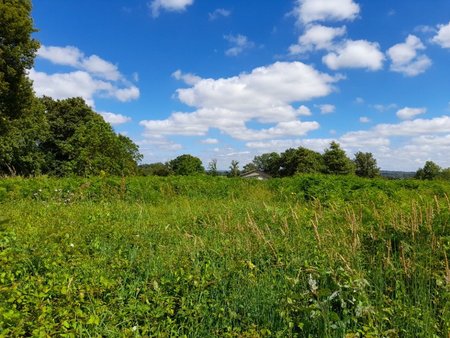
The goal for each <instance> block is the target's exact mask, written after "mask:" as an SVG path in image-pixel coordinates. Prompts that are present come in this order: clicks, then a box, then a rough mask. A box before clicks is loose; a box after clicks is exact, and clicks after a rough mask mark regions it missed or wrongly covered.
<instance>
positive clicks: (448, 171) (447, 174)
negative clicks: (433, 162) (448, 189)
mask: <svg viewBox="0 0 450 338" xmlns="http://www.w3.org/2000/svg"><path fill="white" fill-rule="evenodd" d="M438 178H439V179H441V180H446V181H450V168H445V169H442V170H441V172H440V174H439V176H438Z"/></svg>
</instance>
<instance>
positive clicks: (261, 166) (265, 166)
mask: <svg viewBox="0 0 450 338" xmlns="http://www.w3.org/2000/svg"><path fill="white" fill-rule="evenodd" d="M252 163H253V164H254V167H255V169H256V170H260V171H262V172H265V173H266V174H269V175H270V176H272V177H277V176H278V174H279V170H280V155H279V154H278V153H275V152H272V153H265V154H262V155H259V156H255V158H254V159H253V162H252ZM247 169H249V168H247ZM247 171H250V170H247Z"/></svg>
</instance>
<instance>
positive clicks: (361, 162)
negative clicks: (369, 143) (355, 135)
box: [353, 151, 380, 178]
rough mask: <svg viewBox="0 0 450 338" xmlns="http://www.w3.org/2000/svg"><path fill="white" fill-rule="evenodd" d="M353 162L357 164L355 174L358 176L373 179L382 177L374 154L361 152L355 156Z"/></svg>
mask: <svg viewBox="0 0 450 338" xmlns="http://www.w3.org/2000/svg"><path fill="white" fill-rule="evenodd" d="M353 162H354V164H355V174H356V175H358V176H361V177H369V178H373V177H376V176H379V175H380V168H378V167H377V160H376V159H375V158H374V157H373V154H372V153H363V152H361V151H359V152H357V153H356V154H355V159H354V160H353Z"/></svg>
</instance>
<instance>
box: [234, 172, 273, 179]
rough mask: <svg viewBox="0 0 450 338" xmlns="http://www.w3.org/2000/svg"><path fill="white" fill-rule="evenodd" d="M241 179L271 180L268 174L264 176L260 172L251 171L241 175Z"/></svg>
mask: <svg viewBox="0 0 450 338" xmlns="http://www.w3.org/2000/svg"><path fill="white" fill-rule="evenodd" d="M241 177H242V178H258V179H264V180H266V179H269V178H272V176H270V175H269V174H266V173H265V172H263V171H260V170H251V171H247V172H245V173H242V174H241Z"/></svg>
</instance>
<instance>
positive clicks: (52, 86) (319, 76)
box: [29, 0, 450, 170]
mask: <svg viewBox="0 0 450 338" xmlns="http://www.w3.org/2000/svg"><path fill="white" fill-rule="evenodd" d="M239 4H240V2H236V1H231V4H230V3H227V5H228V6H229V7H226V6H222V5H221V4H218V5H217V7H214V6H213V5H211V6H213V7H206V5H205V4H204V3H203V2H202V1H201V0H197V1H194V0H153V1H150V2H148V3H147V4H146V6H147V10H148V11H149V15H148V17H147V18H146V20H147V21H148V23H146V24H147V25H149V27H151V28H152V29H153V30H156V31H157V30H158V27H159V26H158V25H163V26H166V25H168V22H171V21H167V20H178V21H179V22H184V21H183V20H186V26H185V27H189V31H188V32H186V34H187V35H186V36H190V37H191V39H192V42H193V41H194V40H196V39H199V38H201V37H203V35H202V34H203V31H204V29H203V28H201V29H200V28H196V27H197V26H196V25H197V24H198V25H199V26H198V27H205V25H207V26H209V27H211V28H210V29H211V32H212V31H214V32H216V33H217V34H215V38H214V39H212V38H211V40H205V45H208V47H209V48H210V49H211V55H212V56H214V57H215V58H217V59H220V60H219V61H220V62H221V63H222V64H223V65H224V68H226V71H223V72H222V73H221V72H220V69H219V67H218V66H217V65H214V64H213V62H211V66H210V67H208V66H204V67H199V66H198V64H199V63H205V64H208V60H211V57H212V56H209V57H208V56H207V55H204V54H202V53H200V52H197V51H196V50H195V49H194V48H193V49H192V50H186V49H184V50H180V55H177V54H170V56H169V55H167V56H165V57H166V59H167V60H168V61H167V64H164V65H165V66H166V68H170V67H172V70H171V72H169V73H167V72H166V73H164V74H163V73H162V74H161V78H163V77H165V78H166V80H164V81H167V83H170V86H169V85H168V90H169V91H170V90H171V89H170V88H173V89H172V90H171V91H172V94H173V95H172V97H170V96H168V97H166V99H165V100H166V101H167V104H164V102H163V100H160V101H158V102H159V103H158V104H157V106H152V103H151V102H150V103H149V104H145V105H144V104H142V106H141V105H140V101H144V100H145V96H144V95H145V94H144V93H146V94H147V95H150V94H149V91H148V90H145V91H144V90H142V89H141V87H144V88H152V89H153V90H157V89H158V86H155V85H149V84H147V83H146V82H145V81H152V79H151V76H147V77H144V78H145V79H146V80H145V81H144V80H142V78H143V76H142V74H145V72H146V69H144V68H138V69H137V72H134V73H133V75H129V76H125V75H124V73H123V72H121V71H120V70H119V67H118V64H116V63H114V62H117V61H114V62H110V61H107V60H105V59H104V58H102V57H100V56H98V55H97V54H92V55H86V54H85V53H83V52H82V51H81V48H80V47H74V46H72V45H73V42H72V41H67V42H66V44H65V45H64V46H57V45H55V44H51V43H52V42H51V41H49V42H47V41H42V47H41V48H40V49H39V52H38V60H39V61H40V63H39V64H40V65H42V64H43V63H44V62H47V63H48V64H50V65H52V66H53V67H60V68H57V69H58V71H53V72H51V71H49V70H46V69H44V68H45V67H44V66H42V69H41V68H39V67H38V66H36V67H35V68H34V69H32V70H31V71H30V73H29V76H30V78H31V79H32V80H33V81H34V88H35V91H36V93H37V94H38V95H48V96H51V97H54V98H57V99H62V98H67V97H72V96H80V97H82V98H84V99H85V100H86V101H87V102H88V103H89V104H90V105H91V106H93V107H96V108H97V109H98V110H99V111H100V114H101V115H102V116H103V117H104V118H105V120H106V121H108V122H110V123H111V124H112V125H114V126H116V128H119V127H117V126H120V128H130V129H132V130H133V131H132V132H129V131H128V130H122V132H126V133H127V134H128V135H129V136H130V137H132V138H133V139H134V140H135V141H136V142H137V143H138V144H140V146H141V150H142V151H143V153H144V155H145V160H146V161H147V162H156V161H165V160H168V159H170V158H173V157H175V156H178V155H179V154H182V153H191V154H193V155H196V156H199V157H201V158H202V160H203V161H204V162H205V163H207V162H208V161H210V160H211V159H212V158H216V159H218V160H219V166H221V167H222V168H226V167H227V166H228V165H229V162H230V161H231V160H232V159H237V160H239V161H240V162H241V164H242V165H243V164H245V163H246V162H248V161H251V159H252V158H253V156H255V155H258V154H261V153H264V152H271V151H280V152H281V151H284V150H285V149H287V148H290V147H299V146H304V147H307V148H310V149H314V150H318V151H322V150H323V149H324V148H326V147H327V146H328V144H329V142H331V141H332V140H336V141H338V142H340V143H341V145H342V146H343V147H344V149H346V150H347V152H348V153H349V155H350V156H351V155H352V154H353V153H354V152H356V151H370V152H372V153H373V154H374V156H375V157H376V158H377V159H378V162H379V165H381V166H382V167H383V168H386V169H398V170H415V169H417V167H419V166H422V165H423V163H424V162H425V161H427V160H433V161H435V162H437V163H439V164H440V165H442V166H450V159H449V158H448V153H449V151H450V117H449V116H448V112H449V111H450V97H449V94H450V93H449V92H448V90H450V88H449V86H448V85H447V84H446V78H445V74H444V73H443V72H445V71H444V70H443V69H444V68H445V66H447V67H446V68H450V65H449V64H448V61H446V60H447V59H448V53H449V51H448V49H450V17H449V18H448V20H449V22H448V23H446V22H435V23H434V24H433V25H432V26H426V25H424V23H423V22H421V20H422V17H419V16H418V17H415V18H402V20H400V19H398V22H399V23H400V22H403V25H400V24H399V23H397V24H396V23H395V18H398V17H399V16H401V15H402V8H395V10H394V9H393V8H386V9H385V17H384V18H383V20H385V21H386V22H389V24H390V25H392V26H393V27H397V30H398V32H396V31H392V32H389V33H390V34H389V35H382V36H380V35H379V34H376V33H377V32H374V31H371V30H370V29H367V31H366V30H364V29H363V28H361V25H360V24H361V22H364V20H365V19H366V17H368V16H370V13H366V12H365V10H366V8H369V9H371V8H372V7H370V6H369V3H368V2H367V0H366V1H363V0H361V1H356V0H294V1H292V2H291V8H290V10H289V11H288V13H286V12H285V13H284V14H283V13H282V14H283V15H279V17H278V18H274V22H277V24H278V25H280V26H283V25H284V31H283V33H279V29H278V28H277V27H275V25H274V27H269V26H267V27H266V28H267V31H268V32H270V33H267V34H266V35H264V34H257V33H255V31H254V30H251V29H250V28H248V27H247V26H245V25H244V24H242V23H241V22H240V21H239V20H244V19H245V18H244V19H242V18H241V17H240V16H244V17H245V16H246V15H247V20H249V17H248V15H249V14H248V13H247V11H249V10H250V9H251V10H252V12H251V14H252V15H254V14H255V13H257V11H258V9H256V8H249V7H248V6H246V5H242V6H240V5H239ZM35 6H36V7H39V4H36V5H35ZM271 6H273V8H276V6H277V5H276V4H274V5H271ZM268 7H270V6H268ZM400 7H401V6H400ZM191 9H192V11H191ZM191 12H192V13H194V14H191ZM199 13H201V15H202V16H201V17H200V14H199ZM246 13H247V14H246ZM262 14H264V13H262ZM190 15H195V17H192V18H189V16H190ZM239 15H240V16H239ZM265 15H266V17H267V13H265ZM392 17H394V18H392ZM391 18H392V19H391ZM413 19H414V20H413ZM202 20H203V21H202ZM254 20H255V21H256V22H257V20H258V16H257V15H254ZM380 20H381V19H380ZM389 20H391V21H392V22H391V21H389ZM408 20H410V21H408ZM266 21H267V19H266ZM266 21H263V22H266ZM143 22H144V21H143ZM280 22H281V23H280ZM405 22H406V23H407V24H405ZM141 25H143V23H141ZM289 25H290V29H289V28H286V27H288V26H289ZM405 26H406V27H410V29H409V32H406V34H405V31H406V30H405ZM241 27H244V28H245V27H247V30H244V28H241ZM354 27H357V28H354ZM420 27H421V28H420ZM149 29H150V28H149ZM161 29H162V28H161ZM199 29H200V30H201V32H200V31H199ZM211 32H205V33H204V34H207V33H209V34H211ZM147 33H148V34H151V32H150V31H148V32H147ZM142 34H143V37H144V36H145V31H144V32H143V33H142ZM165 34H168V35H169V33H167V32H166V33H165ZM180 34H181V33H180ZM183 34H184V32H183ZM277 34H283V36H282V37H283V40H284V41H286V42H285V43H284V45H282V44H278V45H277V48H275V47H272V45H271V43H272V41H271V36H272V37H273V36H277ZM151 36H153V35H151ZM183 36H184V35H183ZM286 36H287V37H291V38H290V41H289V38H286ZM277 37H279V36H277ZM208 38H209V36H208ZM205 39H206V37H205ZM174 41H176V40H174ZM206 41H207V42H206ZM256 41H257V42H256ZM157 43H160V44H161V45H162V46H164V45H167V44H168V43H169V42H168V41H167V40H164V39H162V40H157V39H156V38H155V41H153V43H152V46H151V48H148V49H137V50H136V52H138V51H139V54H140V55H139V56H136V57H142V58H147V60H148V62H147V65H149V64H150V59H151V57H152V53H154V52H153V51H152V48H154V45H155V44H157ZM179 43H180V44H181V43H183V41H179ZM117 48H120V46H118V47H117ZM167 48H173V50H176V44H175V42H174V43H173V44H172V45H170V47H167ZM83 49H84V48H83ZM91 49H92V48H91ZM171 50H172V49H171ZM183 53H185V54H183ZM98 54H99V53H98ZM189 54H192V57H189V56H186V55H189ZM219 54H221V55H222V56H221V57H219ZM262 54H267V55H268V57H266V58H262V57H261V56H260V55H262ZM111 55H114V53H111ZM113 57H114V56H113ZM183 57H184V59H183ZM108 58H110V57H108ZM189 58H190V59H189ZM114 59H115V60H119V61H120V63H121V64H126V63H127V62H130V63H133V60H127V59H123V58H120V57H118V58H114ZM187 59H189V60H187ZM270 59H272V60H270ZM219 61H218V62H219ZM180 65H182V67H179V66H180ZM160 66H161V64H160ZM121 68H122V67H121ZM126 68H127V69H129V68H130V67H128V66H127V67H126ZM435 68H436V69H438V68H439V70H441V71H439V70H436V71H435V70H434V69H435ZM54 69H56V68H54ZM152 69H153V70H154V71H155V72H157V71H158V70H157V67H156V68H152ZM195 69H200V71H195ZM233 69H236V70H237V69H240V70H239V71H234V72H233ZM127 72H129V71H127ZM138 74H139V75H138ZM421 77H422V78H423V79H425V80H421ZM440 77H441V78H440ZM127 78H133V79H134V80H133V81H130V80H128V79H127ZM138 79H139V83H138ZM421 81H429V82H427V83H426V84H425V83H423V82H422V83H421ZM391 83H392V84H391ZM362 84H363V85H362ZM421 85H422V86H427V87H428V86H433V87H435V88H436V90H435V91H432V90H431V89H430V90H423V91H420V92H413V90H417V88H421V87H420V86H421ZM402 88H404V89H402ZM426 89H427V88H426ZM408 91H410V92H408ZM442 93H444V94H442ZM445 93H446V94H445ZM383 94H384V95H385V97H386V98H384V96H383ZM445 95H446V96H445ZM374 100H378V101H374ZM391 100H392V101H391ZM394 100H395V102H394V103H391V102H393V101H394ZM439 100H440V101H439ZM105 101H107V102H109V103H105ZM99 102H101V104H102V106H100V105H101V104H99ZM111 102H114V103H111ZM161 102H162V103H161ZM133 104H134V105H136V107H137V108H136V110H137V112H136V113H135V114H133V116H132V117H130V116H128V115H131V114H128V113H126V114H120V113H118V112H119V111H124V110H125V108H122V107H124V106H123V105H133ZM116 107H117V108H116ZM110 111H116V112H115V113H112V112H110ZM127 126H128V127H127Z"/></svg>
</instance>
